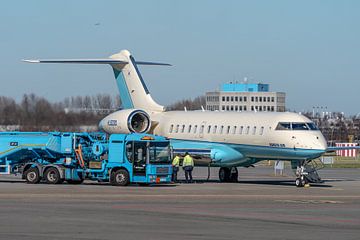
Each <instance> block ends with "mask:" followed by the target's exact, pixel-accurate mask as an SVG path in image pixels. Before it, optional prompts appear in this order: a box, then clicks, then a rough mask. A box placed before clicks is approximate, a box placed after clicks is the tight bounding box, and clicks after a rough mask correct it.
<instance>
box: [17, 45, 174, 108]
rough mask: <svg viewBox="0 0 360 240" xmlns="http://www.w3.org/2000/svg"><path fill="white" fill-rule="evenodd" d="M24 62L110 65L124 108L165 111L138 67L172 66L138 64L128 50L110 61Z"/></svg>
mask: <svg viewBox="0 0 360 240" xmlns="http://www.w3.org/2000/svg"><path fill="white" fill-rule="evenodd" d="M23 61H25V62H30V63H80V64H110V65H111V67H112V68H113V70H114V75H115V79H116V83H117V86H118V89H119V93H120V99H121V102H122V106H123V108H125V109H129V108H137V109H143V110H146V111H151V112H162V111H164V110H165V108H164V106H161V105H159V104H157V103H156V102H155V101H154V100H153V99H152V97H151V95H150V93H149V90H148V88H147V87H146V84H145V82H144V79H143V78H142V76H141V74H140V71H139V69H138V67H137V65H163V66H171V65H170V64H165V63H153V62H140V61H139V62H137V61H135V59H134V57H133V56H132V55H131V54H130V52H129V51H127V50H122V51H121V52H119V53H117V54H114V55H112V56H110V58H108V59H63V60H60V59H44V60H23Z"/></svg>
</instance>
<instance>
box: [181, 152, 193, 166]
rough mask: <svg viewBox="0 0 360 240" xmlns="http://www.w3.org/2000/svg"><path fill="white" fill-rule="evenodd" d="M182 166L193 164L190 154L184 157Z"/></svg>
mask: <svg viewBox="0 0 360 240" xmlns="http://www.w3.org/2000/svg"><path fill="white" fill-rule="evenodd" d="M183 166H184V167H185V166H194V160H193V158H192V157H191V156H190V155H186V156H185V157H184V161H183Z"/></svg>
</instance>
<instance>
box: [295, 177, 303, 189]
mask: <svg viewBox="0 0 360 240" xmlns="http://www.w3.org/2000/svg"><path fill="white" fill-rule="evenodd" d="M304 185H305V184H304V182H303V181H302V180H301V178H296V179H295V186H296V187H303V186H304Z"/></svg>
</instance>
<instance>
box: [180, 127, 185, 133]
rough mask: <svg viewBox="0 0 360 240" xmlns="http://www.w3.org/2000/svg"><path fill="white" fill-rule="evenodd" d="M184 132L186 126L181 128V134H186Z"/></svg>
mask: <svg viewBox="0 0 360 240" xmlns="http://www.w3.org/2000/svg"><path fill="white" fill-rule="evenodd" d="M184 131H185V125H182V126H181V133H184Z"/></svg>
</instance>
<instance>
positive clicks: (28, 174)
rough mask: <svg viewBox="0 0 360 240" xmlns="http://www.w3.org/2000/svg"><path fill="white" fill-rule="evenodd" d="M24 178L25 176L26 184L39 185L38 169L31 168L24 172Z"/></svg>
mask: <svg viewBox="0 0 360 240" xmlns="http://www.w3.org/2000/svg"><path fill="white" fill-rule="evenodd" d="M24 176H25V180H26V183H29V184H36V183H39V182H40V180H41V178H40V173H39V169H38V168H36V167H31V168H29V169H28V170H26V171H25V173H24Z"/></svg>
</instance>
